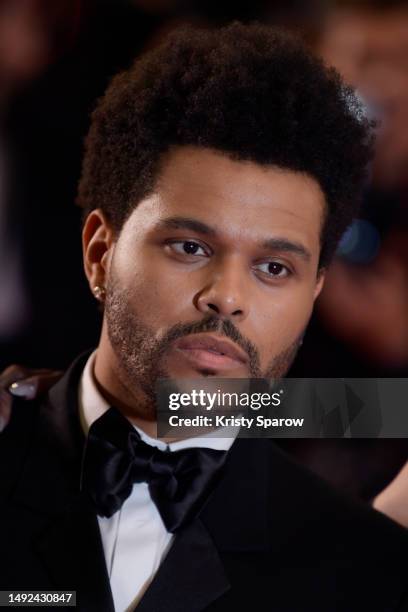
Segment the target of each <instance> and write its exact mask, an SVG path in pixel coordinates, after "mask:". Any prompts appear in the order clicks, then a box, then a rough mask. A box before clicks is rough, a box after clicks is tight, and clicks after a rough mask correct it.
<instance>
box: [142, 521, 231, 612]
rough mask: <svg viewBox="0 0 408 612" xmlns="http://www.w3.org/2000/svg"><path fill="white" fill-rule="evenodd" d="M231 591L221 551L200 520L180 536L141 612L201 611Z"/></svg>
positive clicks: (175, 540) (158, 573) (153, 583)
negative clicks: (220, 554) (220, 556)
mask: <svg viewBox="0 0 408 612" xmlns="http://www.w3.org/2000/svg"><path fill="white" fill-rule="evenodd" d="M229 588H230V585H229V582H228V579H227V577H226V575H225V571H224V568H223V565H222V563H221V560H220V558H219V555H218V551H217V549H216V547H215V545H214V542H213V541H212V539H211V537H210V536H209V534H208V532H207V530H206V529H205V527H204V526H203V524H202V523H201V521H200V520H199V519H197V520H195V521H193V523H191V524H190V525H189V526H188V527H186V528H185V529H184V530H182V532H181V533H180V534H178V535H177V536H176V537H175V539H174V542H173V546H172V547H171V548H170V551H169V553H168V555H167V556H166V558H165V560H164V561H163V563H162V564H161V566H160V568H159V570H158V572H157V574H156V576H155V578H154V580H153V582H152V584H151V585H150V587H149V588H148V590H147V591H146V593H145V595H144V597H143V598H142V600H141V602H140V603H139V605H138V606H137V608H136V610H137V612H152V611H153V610H154V612H185V611H186V610H188V611H189V612H200V611H201V610H204V609H206V608H207V607H208V606H209V605H210V604H211V603H212V602H213V601H215V600H216V599H218V598H219V597H221V595H223V594H224V593H225V592H226V591H228V590H229Z"/></svg>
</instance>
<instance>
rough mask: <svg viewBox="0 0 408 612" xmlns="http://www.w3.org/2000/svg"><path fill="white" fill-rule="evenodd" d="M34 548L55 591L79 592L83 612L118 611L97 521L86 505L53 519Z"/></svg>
mask: <svg viewBox="0 0 408 612" xmlns="http://www.w3.org/2000/svg"><path fill="white" fill-rule="evenodd" d="M34 547H35V549H36V551H37V554H38V556H39V558H40V559H41V562H42V563H43V565H44V566H45V567H46V568H47V570H48V574H49V576H50V577H51V580H52V582H53V584H55V588H56V589H58V590H68V589H69V590H75V591H76V598H77V607H76V609H77V610H78V611H79V612H101V610H103V612H114V607H113V601H112V594H111V590H110V586H109V577H108V574H107V571H106V564H105V559H104V553H103V548H102V543H101V538H100V534H99V527H98V523H97V519H96V517H95V515H94V514H93V513H92V512H91V511H90V510H88V509H87V507H86V503H85V502H83V503H81V500H79V503H78V504H74V505H73V506H72V507H71V508H68V509H67V512H66V513H65V514H63V515H62V516H60V517H58V518H55V519H53V520H52V521H51V522H50V524H49V526H48V528H47V529H46V531H45V533H43V534H42V536H41V538H40V539H39V540H38V541H37V542H35V544H34Z"/></svg>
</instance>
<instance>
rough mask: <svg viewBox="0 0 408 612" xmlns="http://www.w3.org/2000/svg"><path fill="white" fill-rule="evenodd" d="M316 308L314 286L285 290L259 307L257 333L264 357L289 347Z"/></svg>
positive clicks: (256, 320)
mask: <svg viewBox="0 0 408 612" xmlns="http://www.w3.org/2000/svg"><path fill="white" fill-rule="evenodd" d="M312 310H313V289H309V288H306V287H305V288H302V289H299V290H297V291H293V292H289V291H288V292H286V293H285V294H284V293H283V291H282V292H281V293H278V292H277V293H276V295H275V296H272V297H271V299H269V300H268V301H267V302H266V303H265V304H264V305H263V307H262V308H260V307H259V308H258V309H257V312H256V316H255V317H254V320H255V325H254V329H255V334H256V338H257V339H258V342H257V341H256V340H254V341H255V343H256V345H257V346H258V348H259V351H260V355H261V360H269V359H270V358H271V357H273V356H274V355H278V354H279V353H280V352H281V351H284V350H286V349H287V348H289V347H290V346H291V345H292V344H293V342H295V341H296V340H297V339H298V338H299V336H300V335H301V334H302V333H303V331H304V329H305V327H306V326H307V323H308V321H309V319H310V316H311V314H312Z"/></svg>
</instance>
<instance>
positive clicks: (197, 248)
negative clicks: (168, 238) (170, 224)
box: [169, 240, 207, 257]
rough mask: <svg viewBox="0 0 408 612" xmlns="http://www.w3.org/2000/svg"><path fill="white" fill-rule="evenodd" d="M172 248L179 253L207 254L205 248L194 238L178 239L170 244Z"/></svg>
mask: <svg viewBox="0 0 408 612" xmlns="http://www.w3.org/2000/svg"><path fill="white" fill-rule="evenodd" d="M169 246H170V248H171V249H172V250H173V251H174V252H175V253H178V254H179V255H197V256H199V257H202V256H203V255H204V256H206V255H207V253H206V252H205V250H204V248H203V247H202V246H201V245H200V244H198V242H194V241H193V240H177V241H174V242H171V243H170V244H169Z"/></svg>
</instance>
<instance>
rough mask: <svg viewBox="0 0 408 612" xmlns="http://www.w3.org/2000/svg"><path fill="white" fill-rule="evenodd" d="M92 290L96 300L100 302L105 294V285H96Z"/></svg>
mask: <svg viewBox="0 0 408 612" xmlns="http://www.w3.org/2000/svg"><path fill="white" fill-rule="evenodd" d="M92 291H93V294H94V296H95V297H96V299H97V300H99V301H100V302H103V301H104V299H105V295H106V291H105V287H100V286H99V285H96V286H95V287H94V288H93V290H92Z"/></svg>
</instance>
